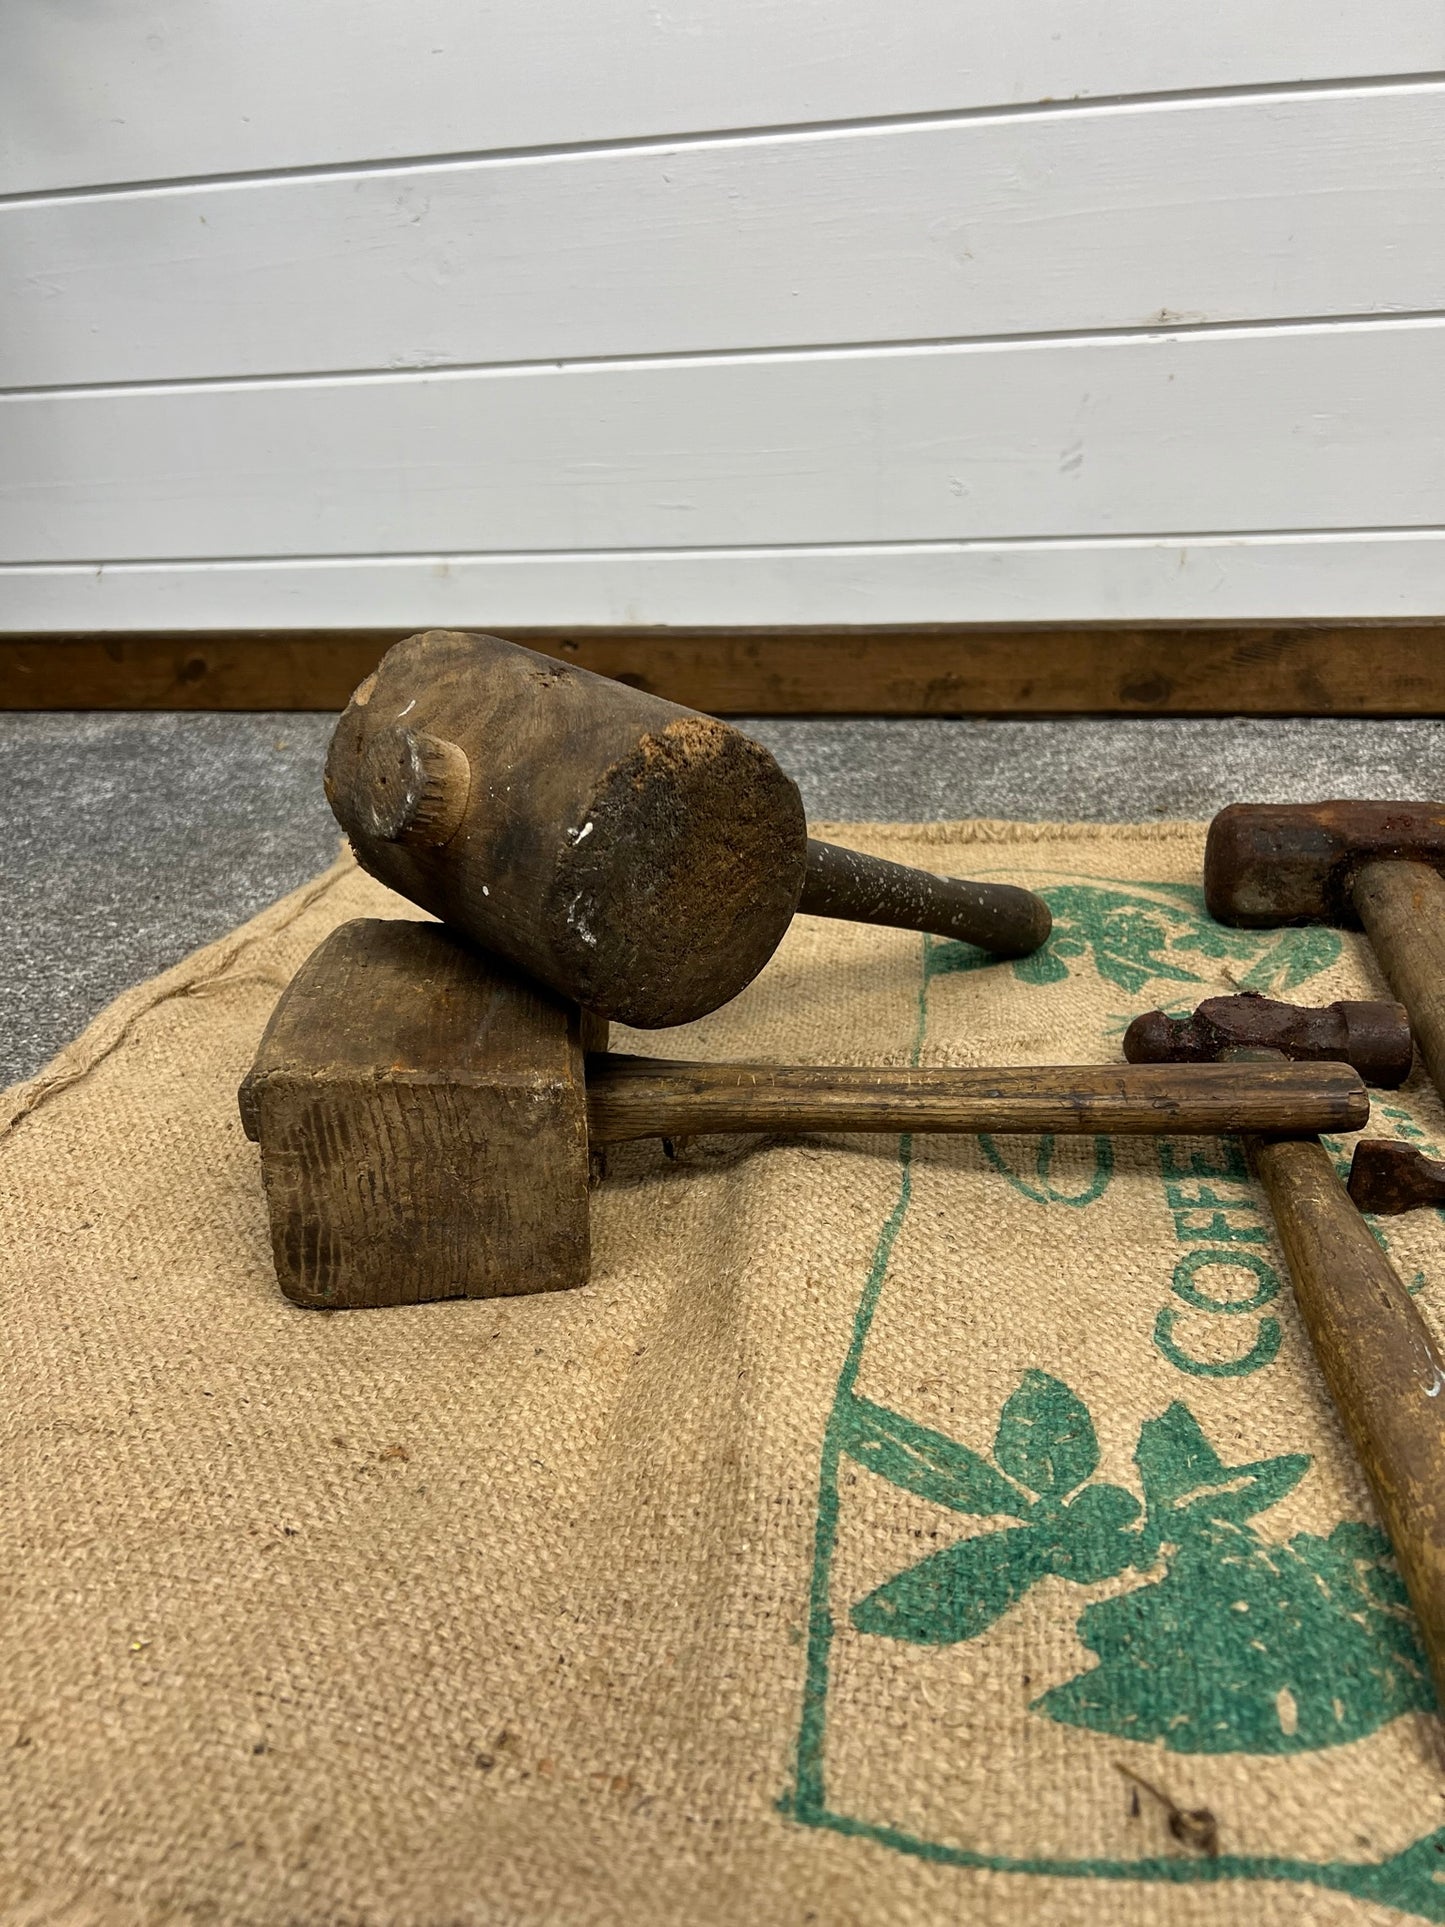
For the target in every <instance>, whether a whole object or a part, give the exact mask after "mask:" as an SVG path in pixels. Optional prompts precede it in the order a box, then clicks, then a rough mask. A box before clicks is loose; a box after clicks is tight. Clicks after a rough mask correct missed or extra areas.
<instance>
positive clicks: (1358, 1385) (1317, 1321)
mask: <svg viewBox="0 0 1445 1927" xmlns="http://www.w3.org/2000/svg"><path fill="white" fill-rule="evenodd" d="M1249 1155H1250V1158H1251V1161H1252V1162H1253V1165H1254V1168H1255V1170H1256V1172H1257V1173H1258V1175H1259V1178H1260V1180H1261V1182H1262V1183H1263V1185H1264V1187H1265V1189H1266V1191H1267V1192H1268V1193H1269V1199H1270V1203H1271V1205H1272V1206H1273V1209H1274V1217H1275V1223H1276V1224H1277V1226H1278V1227H1279V1235H1280V1241H1281V1243H1282V1244H1283V1245H1284V1249H1285V1255H1286V1257H1287V1258H1288V1259H1289V1267H1290V1272H1291V1274H1292V1276H1293V1278H1294V1290H1295V1297H1296V1299H1297V1300H1298V1302H1299V1309H1300V1317H1301V1319H1302V1320H1303V1322H1304V1326H1305V1330H1306V1331H1307V1332H1308V1333H1309V1337H1310V1343H1311V1344H1312V1345H1313V1346H1314V1351H1315V1356H1316V1358H1317V1359H1318V1360H1319V1363H1320V1370H1321V1371H1322V1372H1323V1373H1324V1376H1325V1381H1326V1383H1327V1384H1328V1386H1329V1388H1330V1391H1331V1393H1332V1394H1333V1396H1334V1400H1335V1403H1336V1405H1338V1407H1339V1409H1340V1412H1341V1414H1342V1416H1343V1418H1344V1421H1345V1424H1346V1426H1347V1428H1348V1430H1349V1434H1350V1437H1351V1439H1352V1440H1353V1442H1354V1446H1355V1450H1356V1452H1358V1454H1359V1456H1360V1460H1361V1463H1362V1464H1363V1465H1364V1468H1365V1471H1366V1474H1367V1475H1368V1477H1369V1481H1370V1484H1371V1487H1372V1488H1373V1490H1374V1494H1375V1499H1376V1502H1377V1504H1378V1505H1379V1508H1380V1517H1381V1519H1382V1521H1383V1523H1384V1527H1385V1530H1386V1532H1388V1533H1389V1535H1390V1539H1391V1541H1392V1543H1393V1545H1394V1548H1395V1557H1396V1559H1397V1560H1398V1561H1399V1565H1400V1572H1401V1575H1402V1576H1403V1578H1404V1581H1405V1586H1406V1589H1407V1590H1408V1592H1409V1594H1410V1601H1411V1604H1412V1605H1413V1606H1414V1608H1415V1611H1416V1614H1417V1615H1418V1617H1419V1620H1420V1629H1421V1632H1422V1634H1423V1635H1424V1640H1425V1649H1426V1651H1427V1652H1428V1653H1429V1655H1430V1664H1431V1667H1432V1668H1433V1671H1434V1674H1435V1686H1436V1691H1437V1693H1438V1694H1439V1697H1440V1701H1441V1704H1442V1705H1445V1360H1442V1358H1441V1354H1440V1350H1439V1348H1438V1347H1437V1345H1436V1344H1435V1341H1434V1339H1433V1338H1432V1337H1431V1336H1430V1333H1429V1330H1428V1329H1427V1327H1426V1325H1425V1321H1424V1319H1423V1318H1422V1317H1421V1316H1420V1313H1419V1311H1418V1310H1417V1309H1416V1307H1415V1303H1414V1301H1413V1300H1412V1299H1411V1297H1410V1295H1409V1293H1408V1292H1407V1291H1406V1290H1405V1287H1404V1285H1403V1284H1402V1283H1401V1282H1400V1279H1399V1276H1398V1275H1397V1273H1396V1271H1395V1268H1394V1266H1393V1265H1392V1264H1391V1263H1390V1261H1389V1259H1388V1258H1386V1256H1385V1254H1384V1252H1383V1251H1381V1249H1380V1247H1379V1245H1378V1244H1377V1243H1376V1242H1375V1240H1374V1238H1373V1236H1372V1235H1371V1233H1370V1229H1369V1226H1368V1225H1367V1224H1366V1223H1365V1222H1364V1220H1363V1218H1361V1216H1360V1214H1359V1212H1358V1211H1356V1209H1355V1207H1354V1206H1353V1205H1352V1204H1351V1203H1350V1201H1349V1198H1348V1197H1347V1196H1346V1194H1345V1189H1344V1186H1343V1185H1342V1184H1341V1183H1340V1181H1339V1178H1338V1177H1337V1176H1336V1175H1335V1168H1334V1165H1333V1163H1332V1162H1331V1160H1330V1158H1329V1156H1328V1154H1327V1153H1326V1152H1325V1150H1324V1148H1323V1146H1322V1145H1320V1144H1317V1143H1314V1142H1304V1143H1300V1142H1290V1141H1288V1140H1285V1141H1271V1140H1269V1139H1264V1140H1261V1141H1256V1142H1251V1144H1250V1146H1249Z"/></svg>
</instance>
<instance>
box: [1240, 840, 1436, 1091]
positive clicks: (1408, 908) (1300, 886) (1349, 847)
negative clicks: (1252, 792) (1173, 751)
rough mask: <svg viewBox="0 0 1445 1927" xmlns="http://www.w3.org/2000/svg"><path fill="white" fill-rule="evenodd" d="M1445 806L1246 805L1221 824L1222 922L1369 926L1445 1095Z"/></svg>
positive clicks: (1428, 1065) (1387, 974) (1389, 978)
mask: <svg viewBox="0 0 1445 1927" xmlns="http://www.w3.org/2000/svg"><path fill="white" fill-rule="evenodd" d="M1442 872H1445V805H1441V804H1439V803H1380V802H1372V803H1365V802H1335V803H1292V804H1282V803H1235V804H1233V805H1232V806H1231V807H1230V808H1229V809H1227V810H1221V811H1220V813H1219V815H1218V816H1216V817H1215V819H1214V821H1213V822H1212V823H1211V824H1210V826H1209V839H1208V842H1207V844H1206V846H1205V852H1204V898H1205V902H1206V903H1207V904H1208V906H1209V910H1210V913H1211V914H1212V915H1213V916H1216V917H1218V918H1219V919H1220V921H1221V922H1222V923H1234V924H1242V925H1245V926H1247V927H1251V928H1257V927H1260V926H1263V925H1266V924H1282V923H1335V924H1347V925H1348V924H1362V925H1363V926H1364V929H1365V933H1366V935H1367V936H1368V937H1369V939H1370V943H1371V945H1372V946H1373V948H1374V952H1375V955H1376V957H1377V958H1378V959H1379V963H1380V967H1381V969H1382V970H1383V971H1384V973H1385V977H1386V980H1387V981H1388V983H1389V986H1390V988H1391V990H1393V991H1394V993H1395V995H1396V996H1397V997H1398V998H1399V999H1400V1002H1401V1003H1402V1004H1403V1005H1404V1006H1405V1008H1406V1009H1407V1010H1408V1011H1409V1013H1410V1024H1411V1027H1412V1029H1413V1030H1414V1033H1415V1042H1416V1044H1417V1046H1418V1047H1419V1051H1420V1056H1421V1058H1422V1059H1423V1060H1424V1063H1425V1067H1426V1069H1427V1070H1428V1071H1429V1073H1430V1076H1431V1077H1432V1078H1433V1079H1434V1082H1435V1087H1436V1089H1437V1090H1439V1091H1440V1092H1441V1093H1442V1094H1445V875H1442Z"/></svg>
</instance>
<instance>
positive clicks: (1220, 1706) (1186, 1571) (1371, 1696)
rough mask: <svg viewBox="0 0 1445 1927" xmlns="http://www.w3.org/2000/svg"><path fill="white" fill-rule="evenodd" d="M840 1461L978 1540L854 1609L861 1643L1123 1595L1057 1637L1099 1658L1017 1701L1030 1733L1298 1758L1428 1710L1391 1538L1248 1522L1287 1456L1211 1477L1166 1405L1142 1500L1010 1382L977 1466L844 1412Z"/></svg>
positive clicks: (1304, 1464) (1073, 1410)
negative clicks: (1068, 1635) (1088, 1593)
mask: <svg viewBox="0 0 1445 1927" xmlns="http://www.w3.org/2000/svg"><path fill="white" fill-rule="evenodd" d="M849 1434H850V1435H849V1438H848V1443H847V1447H846V1449H847V1451H848V1454H849V1456H850V1457H852V1458H853V1459H855V1460H856V1461H857V1462H858V1463H859V1464H861V1465H865V1466H867V1467H868V1468H869V1469H870V1470H872V1471H873V1472H876V1473H877V1474H878V1475H879V1476H880V1477H882V1478H884V1479H887V1480H889V1481H890V1482H891V1483H892V1484H894V1485H897V1486H900V1487H902V1488H903V1489H905V1490H907V1491H910V1492H914V1493H917V1494H919V1495H920V1496H922V1497H924V1498H927V1499H932V1500H934V1501H935V1502H936V1503H938V1504H940V1505H944V1506H947V1507H949V1508H950V1509H951V1510H953V1511H955V1512H959V1513H963V1514H967V1515H971V1516H973V1517H976V1518H984V1519H989V1520H995V1521H1008V1523H1006V1524H1003V1523H1000V1524H994V1525H991V1526H989V1527H988V1528H987V1529H985V1530H983V1531H980V1532H977V1533H975V1534H973V1535H972V1536H970V1537H968V1538H965V1539H961V1540H959V1541H958V1542H956V1543H955V1544H953V1545H950V1546H946V1547H944V1548H943V1549H942V1550H941V1551H939V1552H934V1553H931V1554H930V1555H929V1556H928V1557H927V1558H925V1559H923V1560H920V1561H919V1562H918V1563H917V1564H914V1565H911V1566H908V1567H906V1568H905V1569H904V1570H903V1571H902V1572H899V1573H897V1574H896V1575H895V1576H894V1577H893V1578H892V1579H889V1580H888V1581H887V1582H886V1583H885V1584H883V1585H881V1586H879V1587H877V1588H876V1589H875V1590H874V1591H873V1592H870V1593H869V1594H868V1595H867V1596H866V1597H865V1598H863V1599H861V1600H859V1601H858V1602H857V1603H856V1604H855V1605H854V1606H853V1608H852V1611H851V1614H850V1618H851V1620H852V1624H853V1626H854V1628H855V1629H856V1630H857V1631H858V1632H860V1633H867V1634H877V1635H881V1636H883V1637H886V1638H890V1639H899V1640H906V1641H909V1642H911V1643H913V1644H917V1645H950V1644H954V1643H956V1642H959V1641H962V1640H968V1639H975V1638H977V1637H978V1636H979V1635H980V1634H982V1633H984V1632H986V1631H987V1630H988V1629H989V1628H990V1627H991V1626H993V1625H994V1624H995V1623H996V1622H997V1621H998V1620H1000V1619H1001V1618H1002V1617H1003V1616H1004V1615H1005V1614H1006V1613H1007V1612H1008V1611H1009V1609H1010V1608H1011V1607H1013V1606H1015V1605H1017V1603H1018V1602H1019V1601H1020V1600H1021V1599H1022V1598H1023V1597H1024V1596H1025V1594H1026V1593H1028V1592H1029V1591H1030V1590H1031V1589H1032V1588H1033V1587H1034V1586H1036V1585H1038V1584H1039V1583H1040V1582H1041V1581H1043V1580H1045V1579H1049V1578H1052V1579H1055V1580H1062V1581H1068V1582H1071V1583H1073V1584H1076V1585H1084V1586H1088V1585H1095V1584H1098V1583H1099V1582H1101V1581H1104V1580H1110V1579H1117V1578H1119V1577H1120V1576H1121V1575H1123V1574H1125V1573H1127V1572H1130V1571H1133V1572H1136V1573H1138V1574H1140V1575H1142V1576H1143V1583H1141V1584H1140V1585H1138V1586H1135V1587H1132V1588H1130V1589H1129V1590H1127V1591H1124V1592H1122V1593H1118V1594H1115V1595H1114V1596H1112V1597H1106V1598H1103V1599H1098V1600H1095V1601H1093V1602H1092V1603H1090V1604H1089V1605H1087V1606H1086V1607H1085V1608H1084V1610H1083V1612H1082V1613H1081V1614H1080V1616H1079V1618H1078V1619H1077V1621H1076V1630H1077V1633H1078V1637H1079V1639H1080V1641H1081V1642H1082V1644H1083V1645H1084V1646H1086V1647H1087V1648H1088V1649H1089V1650H1090V1651H1091V1652H1093V1653H1095V1654H1096V1655H1097V1656H1098V1664H1097V1665H1094V1666H1091V1667H1089V1668H1087V1669H1086V1670H1085V1671H1083V1672H1081V1673H1079V1674H1078V1675H1077V1676H1076V1677H1074V1678H1072V1679H1069V1680H1066V1681H1065V1682H1063V1683H1062V1684H1060V1685H1058V1686H1055V1687H1053V1688H1051V1689H1050V1690H1049V1691H1047V1692H1045V1693H1043V1694H1041V1695H1040V1696H1039V1697H1038V1698H1036V1699H1035V1700H1033V1701H1032V1702H1031V1710H1032V1711H1033V1712H1035V1713H1038V1714H1039V1715H1041V1716H1042V1717H1044V1718H1048V1719H1052V1720H1057V1721H1060V1722H1063V1723H1066V1724H1069V1725H1074V1726H1083V1727H1089V1728H1092V1729H1094V1730H1095V1731H1098V1732H1104V1733H1111V1734H1115V1735H1118V1736H1119V1737H1121V1738H1126V1739H1134V1740H1142V1741H1162V1742H1163V1744H1164V1746H1165V1747H1166V1748H1168V1749H1170V1750H1171V1751H1174V1752H1179V1753H1232V1752H1247V1753H1275V1754H1283V1753H1298V1752H1306V1751H1310V1750H1313V1749H1316V1748H1319V1747H1324V1746H1334V1745H1339V1744H1341V1743H1343V1742H1345V1741H1348V1740H1355V1739H1359V1738H1361V1737H1362V1736H1363V1735H1365V1734H1367V1733H1371V1732H1374V1731H1375V1730H1376V1729H1377V1728H1378V1727H1381V1726H1383V1725H1385V1724H1386V1723H1387V1722H1388V1721H1390V1720H1392V1719H1395V1718H1397V1717H1398V1716H1399V1715H1400V1714H1402V1713H1406V1712H1410V1711H1413V1710H1420V1709H1428V1708H1430V1707H1432V1706H1433V1705H1434V1703H1435V1702H1434V1696H1433V1692H1432V1689H1431V1685H1430V1676H1429V1670H1428V1666H1427V1663H1426V1660H1425V1655H1424V1651H1423V1648H1422V1647H1421V1644H1420V1639H1419V1633H1418V1629H1417V1627H1416V1624H1415V1621H1414V1618H1413V1615H1412V1614H1411V1612H1410V1608H1409V1604H1408V1601H1407V1599H1406V1597H1405V1591H1404V1587H1403V1585H1402V1584H1401V1581H1400V1577H1399V1574H1398V1572H1397V1570H1396V1568H1395V1564H1394V1560H1393V1558H1392V1556H1391V1553H1390V1548H1389V1544H1388V1542H1387V1541H1386V1539H1385V1538H1384V1536H1383V1534H1381V1533H1380V1532H1379V1531H1378V1530H1377V1529H1376V1528H1375V1527H1373V1526H1369V1525H1364V1524H1360V1523H1356V1522H1345V1523H1342V1524H1340V1525H1337V1526H1336V1527H1335V1528H1334V1530H1333V1531H1332V1532H1331V1533H1330V1534H1329V1535H1328V1537H1324V1538H1321V1537H1319V1536H1318V1535H1316V1534H1313V1533H1307V1532H1304V1533H1297V1534H1295V1535H1294V1537H1293V1538H1291V1539H1289V1540H1288V1541H1287V1542H1282V1541H1279V1540H1271V1539H1268V1538H1266V1537H1265V1536H1264V1535H1263V1534H1262V1533H1261V1532H1260V1531H1259V1530H1258V1528H1256V1527H1255V1526H1254V1525H1252V1524H1251V1523H1250V1521H1251V1520H1252V1519H1253V1518H1254V1517H1255V1516H1256V1515H1257V1514H1259V1513H1262V1512H1265V1511H1267V1510H1268V1509H1269V1508H1270V1507H1271V1506H1273V1505H1275V1504H1277V1503H1278V1501H1279V1500H1281V1499H1282V1498H1284V1497H1285V1496H1286V1494H1288V1493H1289V1492H1291V1491H1292V1490H1293V1489H1294V1487H1295V1486H1296V1485H1298V1483H1299V1481H1300V1480H1301V1479H1302V1478H1303V1477H1304V1475H1305V1473H1306V1472H1307V1471H1308V1470H1309V1467H1310V1464H1311V1461H1310V1459H1309V1457H1308V1456H1307V1455H1306V1454H1304V1453H1298V1452H1291V1453H1284V1454H1281V1455H1279V1456H1277V1457H1274V1458H1269V1459H1260V1460H1255V1461H1252V1462H1249V1463H1245V1464H1241V1465H1229V1464H1226V1463H1225V1462H1224V1461H1223V1460H1222V1459H1221V1458H1220V1457H1219V1455H1218V1453H1217V1452H1216V1451H1215V1449H1214V1447H1213V1446H1212V1445H1211V1444H1210V1443H1209V1441H1208V1439H1207V1438H1206V1437H1205V1435H1204V1433H1203V1431H1202V1430H1201V1428H1200V1426H1199V1424H1198V1422H1197V1421H1196V1419H1195V1418H1194V1416H1193V1414H1192V1413H1191V1412H1190V1410H1189V1408H1188V1407H1187V1406H1186V1405H1184V1404H1183V1403H1180V1402H1176V1403H1174V1404H1172V1405H1171V1406H1170V1407H1169V1408H1168V1410H1167V1411H1165V1412H1164V1413H1163V1414H1162V1415H1160V1416H1159V1417H1157V1418H1152V1419H1148V1420H1146V1421H1145V1423H1144V1424H1143V1425H1142V1426H1141V1428H1140V1431H1139V1437H1138V1442H1137V1444H1136V1446H1135V1451H1134V1464H1135V1466H1136V1468H1137V1470H1138V1475H1139V1483H1140V1487H1141V1489H1142V1493H1143V1503H1142V1504H1141V1503H1140V1501H1139V1499H1138V1498H1137V1497H1136V1496H1135V1495H1134V1494H1133V1493H1132V1492H1130V1491H1128V1490H1127V1489H1126V1488H1124V1487H1123V1486H1120V1485H1115V1484H1111V1483H1109V1482H1107V1481H1103V1480H1095V1479H1094V1477H1093V1475H1094V1473H1095V1472H1096V1470H1097V1469H1098V1464H1099V1444H1098V1438H1097V1435H1096V1433H1095V1430H1094V1425H1093V1421H1092V1419H1091V1417H1090V1415H1089V1412H1088V1409H1087V1407H1086V1406H1085V1404H1084V1402H1083V1401H1082V1400H1081V1399H1080V1398H1078V1397H1077V1396H1076V1394H1075V1393H1074V1392H1073V1391H1071V1390H1070V1388H1069V1387H1068V1386H1067V1385H1065V1384H1064V1383H1063V1382H1062V1381H1061V1380H1060V1379H1057V1378H1053V1377H1051V1376H1050V1375H1049V1374H1048V1373H1047V1372H1042V1371H1030V1372H1027V1373H1026V1374H1025V1375H1024V1377H1023V1379H1022V1380H1021V1382H1020V1384H1019V1386H1018V1388H1017V1390H1016V1391H1015V1392H1014V1393H1013V1395H1012V1396H1011V1397H1010V1398H1009V1399H1008V1400H1007V1402H1006V1403H1005V1405H1004V1407H1003V1409H1002V1411H1001V1413H1000V1415H999V1420H998V1426H997V1430H996V1431H995V1434H994V1440H993V1450H992V1457H991V1459H990V1458H985V1457H983V1456H982V1455H981V1454H979V1453H976V1452H973V1451H970V1450H969V1449H968V1447H966V1446H963V1445H960V1444H959V1443H958V1442H957V1441H956V1440H953V1439H950V1438H947V1437H946V1436H945V1435H944V1434H942V1433H939V1432H934V1431H931V1430H929V1429H928V1428H927V1427H924V1426H920V1425H918V1424H916V1423H915V1422H914V1421H912V1420H910V1419H907V1418H904V1417H903V1416H902V1415H901V1414H900V1413H896V1412H891V1411H889V1410H887V1409H886V1408H884V1407H882V1406H878V1405H873V1404H871V1403H869V1402H868V1401H865V1400H861V1399H857V1398H856V1397H855V1399H854V1416H853V1422H852V1424H851V1425H850V1427H849Z"/></svg>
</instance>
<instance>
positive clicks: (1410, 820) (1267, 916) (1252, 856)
mask: <svg viewBox="0 0 1445 1927" xmlns="http://www.w3.org/2000/svg"><path fill="white" fill-rule="evenodd" d="M1379 862H1406V863H1421V864H1425V865H1427V866H1428V867H1429V868H1430V869H1433V870H1437V871H1438V870H1442V869H1445V807H1442V806H1441V805H1440V804H1438V803H1366V802H1349V801H1346V802H1332V803H1232V804H1231V805H1230V806H1229V808H1228V809H1226V810H1221V811H1220V812H1219V814H1218V816H1216V817H1215V819H1214V821H1213V822H1212V823H1211V824H1210V826H1209V837H1208V840H1207V842H1206V844H1205V847H1204V901H1205V903H1206V905H1207V906H1208V909H1209V914H1210V915H1211V916H1212V917H1217V918H1218V920H1219V921H1220V922H1221V923H1231V924H1236V925H1240V926H1242V927H1244V928H1246V929H1263V928H1266V927H1269V926H1273V925H1276V924H1286V923H1333V924H1346V925H1355V924H1358V923H1359V921H1360V914H1359V907H1358V905H1357V904H1356V903H1355V900H1354V886H1355V883H1356V881H1357V879H1358V877H1359V875H1360V873H1361V871H1362V870H1364V869H1365V868H1366V867H1367V866H1369V865H1370V864H1372V863H1379Z"/></svg>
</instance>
